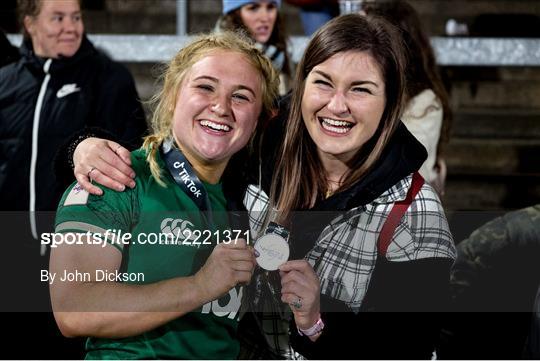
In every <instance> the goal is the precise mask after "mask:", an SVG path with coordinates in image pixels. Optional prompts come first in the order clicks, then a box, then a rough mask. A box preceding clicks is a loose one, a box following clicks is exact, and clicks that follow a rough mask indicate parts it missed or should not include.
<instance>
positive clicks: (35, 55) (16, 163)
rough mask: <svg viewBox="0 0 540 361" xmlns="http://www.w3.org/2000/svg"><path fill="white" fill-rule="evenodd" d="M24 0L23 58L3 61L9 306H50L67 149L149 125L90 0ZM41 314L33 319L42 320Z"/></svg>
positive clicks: (3, 208)
mask: <svg viewBox="0 0 540 361" xmlns="http://www.w3.org/2000/svg"><path fill="white" fill-rule="evenodd" d="M18 5H19V15H20V19H21V20H22V23H23V25H24V41H23V45H22V46H21V49H20V52H21V59H20V60H19V61H17V62H15V63H12V64H10V65H7V66H5V67H3V68H1V69H0V227H2V230H3V232H4V233H3V235H2V247H3V250H2V253H1V254H2V257H1V258H0V264H1V265H2V266H1V268H2V269H0V271H1V274H2V276H4V277H2V279H3V280H4V281H5V282H3V286H4V288H3V290H4V292H3V294H4V297H3V298H2V301H0V311H47V310H48V309H49V307H50V306H49V304H48V302H49V297H48V292H47V290H48V284H47V282H43V280H42V279H41V277H40V276H41V274H42V271H41V270H46V269H47V268H48V267H47V263H48V257H44V256H46V254H47V252H46V251H47V250H46V248H45V247H43V246H42V245H41V244H40V242H39V239H40V234H41V233H42V232H51V229H52V223H49V221H51V220H53V219H54V218H53V217H54V215H53V214H50V215H49V217H46V216H45V214H44V213H45V211H54V210H56V207H57V204H58V201H59V199H60V196H61V195H62V193H63V191H64V190H65V185H63V184H61V183H60V182H58V181H57V180H56V179H55V175H54V171H53V166H52V164H53V159H54V156H55V153H56V151H57V149H58V148H59V147H60V146H61V145H62V144H63V143H64V142H65V141H66V139H68V138H69V137H71V136H72V135H73V134H74V133H76V132H78V131H80V130H82V129H84V128H88V127H98V128H101V129H104V130H106V131H108V132H110V133H112V134H115V135H116V136H117V137H118V139H119V140H120V141H123V142H134V143H138V144H140V143H141V138H142V135H143V134H144V133H145V132H146V130H147V125H146V121H145V116H144V111H143V108H142V106H141V104H140V102H139V100H138V95H137V91H136V89H135V84H134V80H133V78H132V76H131V74H130V73H129V72H128V70H127V69H126V68H125V67H123V66H122V65H120V64H118V63H116V62H114V61H112V60H111V59H109V58H108V57H106V56H105V55H104V54H101V53H100V52H98V51H97V50H96V49H95V48H94V46H93V45H92V43H91V42H90V41H89V40H88V39H87V38H86V36H85V34H84V26H83V22H82V17H81V9H80V1H78V0H67V1H44V0H19V3H18ZM14 211H18V212H14ZM40 255H41V256H40ZM12 315H13V314H12ZM20 315H22V314H20ZM17 317H22V316H17ZM36 317H37V316H32V318H33V322H32V323H33V324H36V323H39V321H38V320H37V319H36ZM20 323H25V322H24V321H21V322H20ZM21 327H22V326H21ZM11 328H12V329H13V331H12V332H13V333H17V332H19V331H20V332H24V333H27V332H29V330H30V328H28V327H27V328H25V329H21V330H18V329H17V326H16V325H12V327H11ZM44 332H46V331H44ZM43 337H44V336H43ZM28 350H32V347H29V348H28ZM31 356H32V354H30V355H26V357H31ZM35 356H38V357H39V358H42V357H45V358H46V356H44V355H43V354H42V353H38V354H37V355H35ZM61 356H62V354H52V355H51V357H54V358H59V357H61ZM12 357H14V358H20V357H23V358H25V357H24V354H17V355H13V356H12ZM70 358H71V357H70Z"/></svg>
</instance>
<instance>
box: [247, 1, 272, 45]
mask: <svg viewBox="0 0 540 361" xmlns="http://www.w3.org/2000/svg"><path fill="white" fill-rule="evenodd" d="M277 14H278V8H277V5H276V4H275V3H274V2H273V1H264V0H261V1H254V2H253V3H251V4H248V5H244V6H242V7H241V8H240V18H241V19H242V23H243V24H244V25H245V27H246V28H247V29H248V31H249V34H250V35H251V37H252V38H253V39H255V41H257V42H259V43H261V44H265V43H266V42H267V41H268V40H269V39H270V36H271V35H272V31H273V30H274V26H275V24H276V19H277Z"/></svg>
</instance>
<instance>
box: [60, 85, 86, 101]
mask: <svg viewBox="0 0 540 361" xmlns="http://www.w3.org/2000/svg"><path fill="white" fill-rule="evenodd" d="M80 90H81V88H77V84H64V86H63V87H62V88H60V89H58V91H57V92H56V97H57V98H63V97H65V96H67V95H69V94H72V93H75V92H78V91H80Z"/></svg>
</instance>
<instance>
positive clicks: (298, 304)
mask: <svg viewBox="0 0 540 361" xmlns="http://www.w3.org/2000/svg"><path fill="white" fill-rule="evenodd" d="M291 305H292V306H293V307H294V308H296V309H297V310H299V309H301V308H302V298H301V297H298V299H297V300H295V301H293V302H292V303H291Z"/></svg>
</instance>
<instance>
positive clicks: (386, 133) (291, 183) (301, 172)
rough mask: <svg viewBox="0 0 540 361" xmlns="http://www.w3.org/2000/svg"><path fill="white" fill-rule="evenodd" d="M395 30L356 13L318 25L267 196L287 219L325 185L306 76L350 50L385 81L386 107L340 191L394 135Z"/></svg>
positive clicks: (400, 100)
mask: <svg viewBox="0 0 540 361" xmlns="http://www.w3.org/2000/svg"><path fill="white" fill-rule="evenodd" d="M402 48H403V46H402V42H401V37H400V36H399V33H398V31H397V29H395V28H394V27H393V26H392V25H390V24H389V23H388V22H387V21H385V20H383V19H380V18H376V17H364V16H360V15H357V14H349V15H344V16H340V17H338V18H335V19H333V20H331V21H330V22H328V23H327V24H326V25H324V26H323V27H322V28H321V29H319V30H318V31H317V32H316V33H315V35H314V36H313V39H312V40H311V41H310V42H309V44H308V46H307V48H306V51H305V53H304V56H303V57H302V60H301V61H300V63H299V64H298V67H297V70H296V78H295V84H296V87H295V89H294V90H293V93H292V99H291V110H290V116H289V119H288V121H287V125H286V133H285V138H284V141H283V143H282V146H281V149H280V153H279V154H278V161H277V165H276V172H274V177H273V180H272V186H271V191H270V198H271V202H272V205H274V206H275V208H277V209H278V210H279V212H280V213H279V216H278V217H279V218H278V219H279V221H281V222H284V223H286V221H287V219H288V217H289V214H290V212H291V211H293V210H297V209H306V208H310V207H311V206H312V205H313V200H314V199H316V197H320V196H321V195H324V194H325V193H326V191H327V189H328V184H327V180H326V173H325V170H324V167H323V165H322V163H321V161H320V159H319V157H318V153H317V146H316V144H315V143H314V142H313V140H312V139H311V137H310V136H309V134H308V131H307V129H306V126H305V124H304V121H303V118H302V109H301V107H302V98H303V95H304V89H305V83H306V78H307V76H308V74H309V73H310V72H311V70H312V69H313V68H314V67H315V66H317V65H318V64H320V63H322V62H324V61H326V60H327V59H329V58H331V57H332V56H334V55H336V54H338V53H342V52H349V51H358V52H366V53H369V54H370V55H371V56H372V57H373V59H374V60H375V62H376V63H377V64H378V65H379V68H380V71H381V73H382V76H383V79H384V81H385V96H386V106H385V109H384V112H383V115H382V118H381V121H380V123H379V127H378V129H377V131H376V132H375V134H374V135H373V137H372V138H371V139H370V140H369V141H368V142H367V143H366V144H364V146H363V147H362V148H361V149H360V150H359V151H358V153H357V154H356V155H355V156H354V157H353V159H352V161H351V162H350V164H349V168H350V171H349V173H348V174H346V175H345V176H344V177H343V178H342V179H343V180H344V183H343V184H342V185H341V186H340V188H339V189H338V191H342V190H345V189H347V188H349V187H351V186H352V185H354V184H355V183H357V182H358V181H359V180H360V179H361V178H362V177H363V176H364V175H365V174H366V173H367V172H368V171H370V169H371V168H372V167H373V165H374V164H375V162H376V161H377V160H378V159H379V157H380V155H381V153H382V151H383V149H384V148H385V146H386V144H387V143H388V141H389V139H390V137H391V136H392V134H393V133H394V131H395V129H396V127H397V125H398V124H399V118H400V116H401V112H402V108H403V104H404V95H405V94H404V92H405V76H404V67H405V55H404V54H403V50H402Z"/></svg>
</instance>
